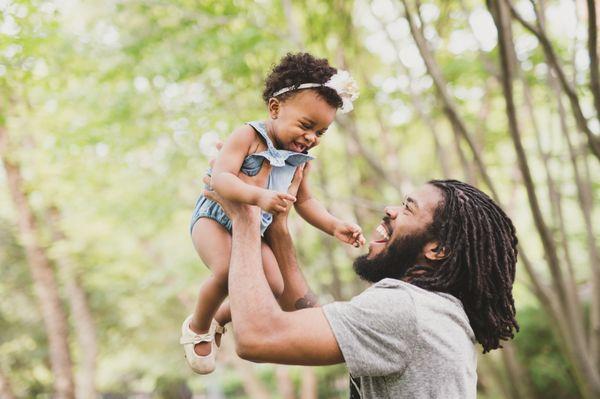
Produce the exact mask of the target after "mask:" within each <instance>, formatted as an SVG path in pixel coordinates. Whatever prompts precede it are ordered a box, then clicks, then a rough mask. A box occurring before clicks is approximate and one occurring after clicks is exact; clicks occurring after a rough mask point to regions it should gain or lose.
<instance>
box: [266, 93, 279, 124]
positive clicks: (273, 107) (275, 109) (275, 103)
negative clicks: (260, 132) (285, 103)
mask: <svg viewBox="0 0 600 399" xmlns="http://www.w3.org/2000/svg"><path fill="white" fill-rule="evenodd" d="M267 107H268V108H269V116H270V117H271V119H277V116H279V108H280V107H281V103H280V102H279V100H278V99H276V98H274V97H271V98H269V103H268V104H267Z"/></svg>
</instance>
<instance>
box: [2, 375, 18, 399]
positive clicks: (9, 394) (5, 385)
mask: <svg viewBox="0 0 600 399" xmlns="http://www.w3.org/2000/svg"><path fill="white" fill-rule="evenodd" d="M0 398H2V399H16V396H15V394H14V393H13V390H12V387H11V385H10V381H9V380H8V377H7V376H6V375H5V374H4V372H3V371H2V370H0Z"/></svg>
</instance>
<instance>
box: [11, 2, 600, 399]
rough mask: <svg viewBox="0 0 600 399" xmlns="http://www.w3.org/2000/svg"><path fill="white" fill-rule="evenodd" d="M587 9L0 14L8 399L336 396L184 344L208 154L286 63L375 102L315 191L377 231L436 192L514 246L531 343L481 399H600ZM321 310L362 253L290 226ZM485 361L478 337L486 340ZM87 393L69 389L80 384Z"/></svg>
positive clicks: (488, 371) (311, 378) (261, 113)
mask: <svg viewBox="0 0 600 399" xmlns="http://www.w3.org/2000/svg"><path fill="white" fill-rule="evenodd" d="M597 8H598V6H597V5H596V4H595V3H594V0H575V1H574V0H544V1H531V2H530V1H525V0H520V1H516V0H514V1H513V0H511V1H508V0H490V1H488V2H485V1H473V0H455V1H445V0H439V1H437V0H436V1H430V0H420V1H419V0H405V1H404V0H402V1H401V0H397V1H392V0H378V1H372V2H369V1H364V0H356V1H346V0H333V1H323V0H307V1H292V0H281V1H277V0H261V1H246V0H214V1H210V0H200V1H192V0H170V1H167V0H130V1H115V0H104V1H98V0H87V1H79V0H62V1H61V0H57V1H51V0H50V1H38V0H16V1H13V0H0V154H1V160H2V163H1V165H2V166H1V167H0V298H1V300H0V397H2V398H3V399H5V398H6V399H12V398H50V397H56V398H61V399H62V398H65V399H70V398H73V397H74V395H75V393H74V392H75V391H76V392H77V397H78V398H86V399H88V398H92V397H94V398H97V397H102V398H113V399H114V398H150V397H152V398H188V397H191V395H194V397H195V398H253V399H263V398H281V399H293V398H297V399H312V398H345V397H347V395H348V390H347V388H348V380H347V373H346V370H345V368H344V366H343V365H339V366H333V367H314V368H307V367H287V366H277V365H269V364H252V363H249V362H246V361H243V360H240V359H239V358H238V357H237V356H236V354H235V349H234V344H233V342H232V340H231V334H229V337H227V339H225V340H224V343H223V346H222V350H221V352H220V360H219V364H218V369H217V371H216V372H215V373H213V374H211V375H208V376H197V375H194V374H193V373H191V372H190V370H189V369H188V368H187V366H186V364H185V361H184V358H183V352H182V348H181V347H180V345H179V344H178V338H179V329H180V325H181V322H182V320H183V319H184V317H185V316H186V315H187V314H189V313H190V311H191V309H192V306H193V301H194V299H195V295H196V291H197V289H198V287H199V284H200V282H201V281H202V279H203V278H205V277H206V276H207V275H208V270H207V269H206V268H205V267H204V266H203V265H202V264H201V262H200V260H199V259H198V257H197V255H196V254H195V252H194V250H193V247H192V245H191V241H190V238H189V235H188V221H189V217H190V214H191V211H192V208H193V206H194V202H195V199H196V197H197V195H198V194H199V192H200V190H201V187H202V182H201V179H202V176H203V173H204V171H205V169H206V168H207V166H208V160H209V158H210V157H211V156H213V155H214V148H213V145H214V143H215V142H216V141H217V140H219V139H220V140H223V139H225V138H226V137H227V135H228V134H229V133H230V132H231V131H232V130H233V129H234V128H235V127H237V126H239V125H240V124H242V123H243V122H245V121H248V120H256V119H261V118H265V117H266V112H265V105H264V104H263V103H262V100H261V92H262V87H263V80H264V77H265V76H266V75H267V74H268V72H269V70H270V68H271V67H272V66H273V65H274V64H275V63H276V62H277V61H278V60H279V59H280V57H282V56H283V55H285V54H286V53H287V52H296V51H309V52H311V53H313V54H315V55H318V56H321V57H326V58H328V59H329V60H330V61H331V63H332V64H333V65H334V66H337V67H338V68H341V69H347V70H349V71H351V73H352V75H353V76H354V77H355V79H356V80H357V81H358V84H359V86H360V89H361V94H360V98H359V99H358V100H357V101H356V102H355V110H354V112H352V113H350V114H346V115H338V117H337V118H336V121H335V123H334V124H333V126H332V128H331V129H330V131H329V132H327V134H326V135H325V137H324V139H323V140H322V144H321V145H320V146H319V147H318V148H316V149H315V150H314V155H315V156H316V157H317V158H318V160H317V161H316V162H315V164H314V168H313V172H312V174H311V179H312V182H313V183H312V184H313V186H314V189H315V191H316V193H317V197H318V198H319V199H321V200H322V201H323V202H324V203H325V204H326V205H327V207H328V208H329V209H330V210H331V211H332V212H333V213H335V214H337V215H340V216H343V217H345V218H348V219H353V220H356V221H357V222H358V223H359V224H360V225H361V226H362V227H363V229H364V230H365V231H366V232H367V234H370V232H371V231H372V229H373V227H374V226H376V225H377V223H378V222H379V220H380V218H381V216H382V208H383V206H384V205H385V204H396V203H400V202H401V200H402V197H403V195H404V194H406V193H407V192H409V191H410V190H411V189H412V188H413V187H416V186H418V185H419V184H422V183H424V182H426V181H427V180H429V179H431V178H457V179H460V180H464V181H467V182H470V183H472V184H474V185H477V186H478V187H480V188H481V189H482V190H484V191H485V192H486V193H488V194H489V195H490V196H492V197H493V198H495V199H496V200H497V201H498V202H499V203H500V204H501V205H502V206H503V208H504V209H505V210H506V212H507V213H508V214H509V215H510V216H511V218H512V219H513V221H514V223H515V225H516V227H517V231H518V236H519V239H520V248H519V249H520V257H519V263H518V265H517V277H516V284H515V287H514V295H515V300H516V307H517V320H518V322H519V324H520V326H521V331H520V332H519V333H518V334H517V335H516V339H515V340H514V341H511V342H509V343H505V345H504V349H503V350H496V351H493V352H491V353H488V354H486V355H481V356H480V358H479V368H478V373H479V377H478V392H479V397H480V398H484V399H492V398H577V397H585V398H593V397H600V260H599V259H600V256H599V249H598V240H597V237H598V229H599V227H598V221H599V219H598V209H597V208H598V205H599V204H598V194H599V192H600V179H599V176H600V174H599V172H600V167H599V161H600V139H599V136H598V133H599V131H600V124H599V116H600V84H599V77H598V42H597V13H598V10H597ZM290 223H291V228H292V231H293V237H294V240H295V244H296V250H297V254H298V257H299V259H300V263H301V265H302V267H303V270H304V273H305V275H306V276H307V279H308V281H309V283H310V285H311V286H312V287H313V289H314V290H315V291H316V292H317V293H318V295H319V297H320V300H321V303H326V302H330V301H333V300H347V299H349V298H351V297H352V296H354V295H356V294H357V293H359V292H360V291H362V290H363V289H364V288H365V285H364V284H363V283H362V282H360V281H359V280H358V279H357V278H356V277H355V275H354V274H353V272H352V268H351V262H352V258H353V257H355V256H357V255H358V254H361V253H362V251H360V250H355V249H352V248H349V247H344V246H342V245H340V244H338V243H337V242H336V241H335V240H334V239H332V238H331V237H328V236H325V235H324V234H323V233H321V232H319V231H317V230H315V229H314V228H312V227H311V226H309V225H307V224H306V223H305V222H303V221H300V220H298V218H297V216H296V215H293V217H292V220H291V221H290ZM479 349H481V347H479ZM74 386H76V389H74V388H73V387H74Z"/></svg>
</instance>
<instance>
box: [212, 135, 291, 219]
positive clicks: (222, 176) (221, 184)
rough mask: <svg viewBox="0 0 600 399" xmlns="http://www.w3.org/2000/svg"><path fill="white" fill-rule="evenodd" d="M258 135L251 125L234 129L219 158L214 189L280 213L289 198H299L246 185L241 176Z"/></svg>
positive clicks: (225, 196) (216, 163)
mask: <svg viewBox="0 0 600 399" xmlns="http://www.w3.org/2000/svg"><path fill="white" fill-rule="evenodd" d="M255 138H256V134H255V133H254V130H253V129H252V127H250V126H247V125H245V126H242V127H239V128H237V129H236V130H234V131H233V133H232V134H231V136H229V138H228V139H227V141H226V142H225V144H224V145H223V148H222V149H221V151H219V155H218V156H217V159H216V160H215V164H214V166H213V169H212V178H211V185H212V188H213V190H215V191H216V192H217V193H219V195H221V196H222V197H223V198H226V199H228V200H230V201H237V202H244V203H246V204H250V205H257V206H259V207H261V208H262V209H264V210H265V211H267V212H271V213H273V212H279V211H281V210H282V209H285V206H286V201H294V200H295V198H294V197H292V196H290V195H289V194H287V193H278V192H275V191H272V190H267V189H265V188H261V187H256V186H253V185H250V184H246V183H244V182H243V181H242V180H240V178H239V177H238V174H239V173H240V169H241V167H242V164H243V162H244V159H245V158H246V156H247V155H248V153H249V151H250V148H251V146H252V144H253V143H254V140H255Z"/></svg>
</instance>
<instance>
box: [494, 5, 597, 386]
mask: <svg viewBox="0 0 600 399" xmlns="http://www.w3.org/2000/svg"><path fill="white" fill-rule="evenodd" d="M488 7H489V8H490V11H491V14H492V17H493V19H494V22H495V24H496V27H497V30H498V43H499V47H500V61H501V66H502V73H501V76H502V90H503V93H504V97H505V101H506V113H507V117H508V126H509V132H510V134H511V138H512V141H513V144H514V147H515V152H516V153H517V160H518V165H519V169H520V170H521V173H522V176H523V181H524V183H525V188H526V189H527V196H528V198H529V203H530V208H531V211H532V214H533V219H534V223H535V226H536V228H537V230H538V233H539V234H540V238H541V240H542V245H543V247H544V250H545V253H546V258H547V260H548V265H549V266H550V271H551V273H552V277H553V282H554V287H555V290H556V291H557V293H558V298H559V304H560V305H561V306H562V308H563V309H562V310H563V311H564V312H565V313H566V316H567V317H568V318H569V324H570V326H571V327H572V331H573V333H574V334H573V335H574V336H573V340H574V341H573V342H574V345H573V348H574V349H575V354H576V356H577V359H578V364H576V365H575V366H576V367H579V368H581V371H582V374H583V375H584V376H585V377H586V379H587V384H586V386H585V387H583V388H585V392H586V394H587V395H592V396H593V395H600V376H599V375H598V373H597V370H595V368H594V367H593V365H592V364H591V362H590V359H589V358H588V355H587V353H586V348H585V337H584V336H582V331H581V320H579V319H576V318H575V317H574V316H575V315H574V314H573V304H572V302H571V300H570V298H569V296H568V295H567V292H568V289H567V287H566V284H565V280H564V278H563V276H562V271H561V270H560V265H559V260H558V257H557V254H556V248H555V244H554V241H553V238H552V236H551V233H550V231H549V229H548V227H547V225H546V222H545V221H544V218H543V216H542V213H541V210H540V207H539V201H538V199H537V194H536V192H535V187H534V183H533V178H532V176H531V172H530V169H529V165H528V161H527V157H526V155H525V150H524V148H523V145H522V143H521V134H520V128H519V124H518V122H517V113H516V110H515V105H514V98H513V88H512V81H513V71H512V70H511V67H510V64H509V61H510V53H509V50H508V48H509V46H510V47H511V48H512V47H513V45H512V43H511V42H510V37H508V34H507V33H508V32H507V28H506V26H507V24H509V23H510V22H509V21H510V20H509V19H508V17H507V15H506V14H507V11H506V9H504V8H503V3H502V0H488Z"/></svg>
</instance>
